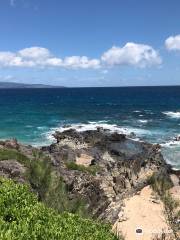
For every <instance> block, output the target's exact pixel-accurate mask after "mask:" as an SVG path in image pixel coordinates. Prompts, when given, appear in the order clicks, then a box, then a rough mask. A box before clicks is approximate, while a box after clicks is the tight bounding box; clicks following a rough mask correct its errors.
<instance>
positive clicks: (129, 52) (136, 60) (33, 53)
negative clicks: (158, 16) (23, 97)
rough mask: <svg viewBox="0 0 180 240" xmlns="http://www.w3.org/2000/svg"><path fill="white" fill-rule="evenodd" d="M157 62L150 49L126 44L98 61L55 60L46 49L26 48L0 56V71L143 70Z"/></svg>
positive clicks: (78, 57) (115, 48) (154, 54)
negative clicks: (59, 69)
mask: <svg viewBox="0 0 180 240" xmlns="http://www.w3.org/2000/svg"><path fill="white" fill-rule="evenodd" d="M160 63H161V58H160V56H159V54H158V52H157V51H155V50H154V49H153V48H152V47H151V46H148V45H143V44H136V43H127V44H126V45H125V46H124V47H115V46H114V47H112V48H111V49H109V50H108V51H106V52H105V53H104V54H103V55H102V56H101V58H100V59H91V58H88V57H87V56H67V57H65V58H59V57H57V56H54V55H53V54H52V53H51V52H50V51H49V49H47V48H43V47H30V48H24V49H21V50H20V51H18V52H0V67H25V68H30V67H56V68H58V67H59V68H67V69H99V68H101V67H106V66H115V65H131V66H137V67H146V66H151V65H158V64H160Z"/></svg>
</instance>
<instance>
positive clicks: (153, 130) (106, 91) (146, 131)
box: [0, 87, 180, 168]
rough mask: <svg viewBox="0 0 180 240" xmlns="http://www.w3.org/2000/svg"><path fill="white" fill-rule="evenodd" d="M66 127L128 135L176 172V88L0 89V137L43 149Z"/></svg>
mask: <svg viewBox="0 0 180 240" xmlns="http://www.w3.org/2000/svg"><path fill="white" fill-rule="evenodd" d="M69 124H72V125H73V126H74V127H76V128H77V129H79V130H80V128H79V126H80V125H81V126H82V128H81V130H83V129H94V128H95V127H96V126H102V127H105V128H110V129H111V130H117V131H119V132H127V133H129V132H134V133H135V134H136V135H137V137H138V138H140V139H142V140H147V141H150V142H153V143H160V144H162V146H163V150H162V151H163V154H164V156H165V158H166V160H167V161H168V162H170V163H171V164H172V165H173V166H174V167H176V168H180V142H175V141H173V139H174V137H175V136H178V135H179V134H180V87H127V88H125V87H124V88H118V87H117V88H61V89H0V138H1V139H8V138H17V139H18V140H19V141H21V142H23V143H27V144H33V145H45V144H49V143H50V142H52V140H53V138H52V133H53V132H54V131H55V130H56V129H60V130H61V127H62V126H63V125H69Z"/></svg>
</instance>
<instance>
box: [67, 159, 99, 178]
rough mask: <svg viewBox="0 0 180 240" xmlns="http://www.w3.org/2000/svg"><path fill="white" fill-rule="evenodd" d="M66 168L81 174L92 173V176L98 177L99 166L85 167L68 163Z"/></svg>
mask: <svg viewBox="0 0 180 240" xmlns="http://www.w3.org/2000/svg"><path fill="white" fill-rule="evenodd" d="M66 167H67V168H68V169H70V170H77V171H81V172H86V173H90V174H92V175H96V173H97V171H98V167H97V166H88V167H85V166H84V165H80V164H76V163H75V162H67V163H66Z"/></svg>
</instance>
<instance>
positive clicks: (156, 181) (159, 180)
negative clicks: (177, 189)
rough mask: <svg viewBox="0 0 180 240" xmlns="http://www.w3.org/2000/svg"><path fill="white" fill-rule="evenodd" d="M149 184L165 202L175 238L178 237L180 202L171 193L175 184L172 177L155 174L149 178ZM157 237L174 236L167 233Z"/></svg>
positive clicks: (164, 238)
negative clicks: (170, 190)
mask: <svg viewBox="0 0 180 240" xmlns="http://www.w3.org/2000/svg"><path fill="white" fill-rule="evenodd" d="M149 184H150V185H151V187H152V188H153V190H154V191H155V192H156V193H157V194H158V196H159V197H160V199H161V200H162V202H163V203H164V207H165V214H166V217H167V221H168V223H169V225H170V226H171V228H172V230H173V234H174V236H175V239H178V238H179V236H178V232H179V231H180V229H179V226H178V225H179V224H177V220H178V219H179V218H180V211H179V210H178V208H179V206H180V202H178V201H177V200H175V199H173V198H172V196H171V194H170V193H169V189H170V188H171V187H172V186H173V184H172V182H171V180H170V178H169V177H166V176H163V175H160V176H159V175H157V174H153V175H152V176H151V178H150V179H149ZM155 239H162V240H166V239H167V240H168V239H172V238H171V236H169V235H167V234H162V236H160V237H159V238H158V237H157V238H155Z"/></svg>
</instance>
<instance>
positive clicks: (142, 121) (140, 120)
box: [138, 119, 148, 123]
mask: <svg viewBox="0 0 180 240" xmlns="http://www.w3.org/2000/svg"><path fill="white" fill-rule="evenodd" d="M138 121H139V122H140V123H148V120H146V119H139V120H138Z"/></svg>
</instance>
